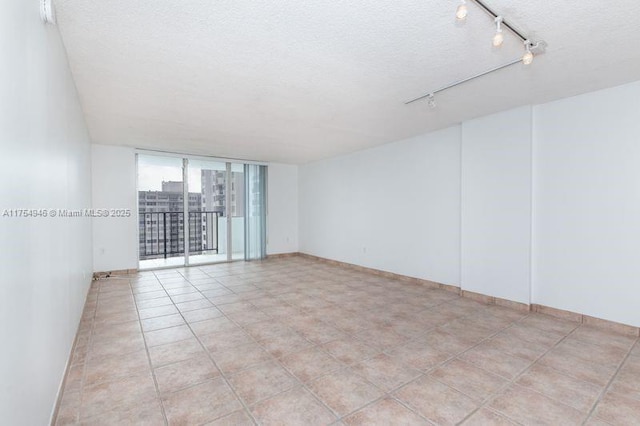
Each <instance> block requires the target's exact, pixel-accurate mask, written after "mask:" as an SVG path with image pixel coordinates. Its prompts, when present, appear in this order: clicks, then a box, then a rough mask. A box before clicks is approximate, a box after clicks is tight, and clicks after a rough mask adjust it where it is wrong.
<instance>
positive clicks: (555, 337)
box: [500, 322, 565, 348]
mask: <svg viewBox="0 0 640 426" xmlns="http://www.w3.org/2000/svg"><path fill="white" fill-rule="evenodd" d="M500 335H505V336H513V337H517V338H518V339H520V340H524V341H526V342H531V343H537V344H539V345H544V346H546V347H547V348H551V347H553V346H554V345H555V344H556V343H558V342H559V341H560V340H561V339H562V338H563V337H565V334H564V333H559V332H556V331H549V330H541V329H539V328H536V327H534V326H532V325H529V324H523V323H521V322H518V323H517V324H514V325H513V326H511V327H509V328H507V329H506V330H504V331H502V332H500Z"/></svg>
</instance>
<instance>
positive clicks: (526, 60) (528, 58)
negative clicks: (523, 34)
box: [522, 40, 533, 65]
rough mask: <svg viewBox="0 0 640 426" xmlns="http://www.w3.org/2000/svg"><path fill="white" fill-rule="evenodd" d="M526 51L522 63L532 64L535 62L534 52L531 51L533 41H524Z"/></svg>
mask: <svg viewBox="0 0 640 426" xmlns="http://www.w3.org/2000/svg"><path fill="white" fill-rule="evenodd" d="M524 48H525V52H524V55H522V63H523V64H525V65H530V64H531V62H533V53H532V52H531V42H530V41H529V40H525V41H524Z"/></svg>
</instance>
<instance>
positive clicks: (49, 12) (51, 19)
mask: <svg viewBox="0 0 640 426" xmlns="http://www.w3.org/2000/svg"><path fill="white" fill-rule="evenodd" d="M40 18H42V22H44V23H45V24H51V25H55V23H56V14H55V11H54V9H53V0H40Z"/></svg>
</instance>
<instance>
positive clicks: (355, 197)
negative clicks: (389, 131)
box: [299, 127, 460, 285]
mask: <svg viewBox="0 0 640 426" xmlns="http://www.w3.org/2000/svg"><path fill="white" fill-rule="evenodd" d="M299 198H300V215H299V216H300V248H301V251H303V252H305V253H309V254H313V255H316V256H321V257H325V258H330V259H336V260H340V261H343V262H348V263H353V264H357V265H362V266H367V267H371V268H376V269H381V270H385V271H389V272H394V273H399V274H405V275H409V276H412V277H418V278H423V279H428V280H434V281H438V282H441V283H446V284H455V285H457V284H458V283H459V282H460V275H459V274H460V264H459V260H460V128H459V127H452V128H449V129H445V130H442V131H439V132H434V133H431V134H428V135H423V136H420V137H416V138H412V139H408V140H405V141H402V142H397V143H393V144H389V145H384V146H381V147H378V148H374V149H370V150H366V151H360V152H358V153H355V154H351V155H347V156H342V157H338V158H333V159H329V160H325V161H319V162H315V163H311V164H308V165H305V166H301V168H300V186H299Z"/></svg>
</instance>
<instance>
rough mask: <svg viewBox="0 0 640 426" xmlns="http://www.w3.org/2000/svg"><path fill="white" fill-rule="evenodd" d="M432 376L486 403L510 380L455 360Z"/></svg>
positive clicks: (434, 372)
mask: <svg viewBox="0 0 640 426" xmlns="http://www.w3.org/2000/svg"><path fill="white" fill-rule="evenodd" d="M430 376H431V377H432V378H434V379H436V380H438V381H439V382H442V383H444V384H446V385H448V386H450V387H452V388H454V389H456V390H457V391H459V392H462V393H463V394H465V395H467V396H468V397H470V398H472V399H474V400H476V401H484V400H486V399H487V398H489V397H490V396H491V395H493V394H494V393H496V392H497V391H498V390H500V389H501V388H502V387H504V386H505V385H506V384H507V383H508V380H506V379H505V378H503V377H500V376H497V375H495V374H492V373H489V372H488V371H485V370H483V369H481V368H479V367H476V366H474V365H473V364H469V363H467V362H464V361H461V360H459V359H454V360H452V361H451V362H449V363H447V364H445V365H443V366H441V367H439V368H438V369H436V370H434V371H433V372H432V373H431V374H430Z"/></svg>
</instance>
